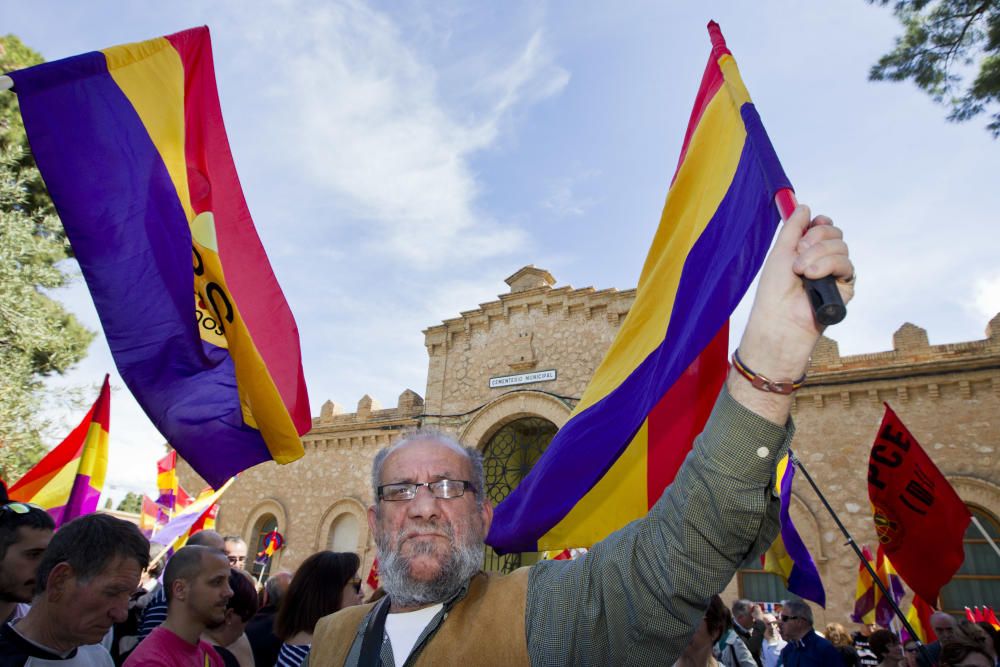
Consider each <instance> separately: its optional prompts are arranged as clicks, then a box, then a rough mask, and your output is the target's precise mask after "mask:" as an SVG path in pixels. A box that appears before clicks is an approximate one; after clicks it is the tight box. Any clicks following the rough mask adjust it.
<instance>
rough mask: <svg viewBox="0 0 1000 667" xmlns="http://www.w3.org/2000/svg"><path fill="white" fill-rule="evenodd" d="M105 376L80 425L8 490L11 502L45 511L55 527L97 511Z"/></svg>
mask: <svg viewBox="0 0 1000 667" xmlns="http://www.w3.org/2000/svg"><path fill="white" fill-rule="evenodd" d="M110 414H111V386H110V384H109V383H108V376H107V375H105V376H104V385H103V386H102V387H101V393H100V395H99V396H98V397H97V401H95V402H94V405H93V406H92V407H91V408H90V411H89V412H88V413H87V416H86V417H84V418H83V421H82V422H80V425H79V426H77V427H76V428H75V429H73V431H72V432H71V433H70V434H69V435H68V436H67V437H66V439H65V440H63V441H62V443H61V444H59V446H58V447H56V448H55V449H53V450H52V451H51V452H49V453H48V454H46V455H45V458H43V459H42V460H41V461H39V462H38V463H37V464H35V466H34V467H33V468H32V469H31V470H29V471H28V472H26V473H25V474H24V476H23V477H21V479H19V480H18V481H17V482H16V483H15V484H14V485H13V486H11V487H10V489H9V490H8V494H9V495H10V498H11V500H18V501H21V502H25V503H33V504H35V505H38V506H40V507H44V508H45V509H46V510H48V512H49V514H51V515H52V518H53V519H55V522H56V526H60V525H62V524H64V523H66V522H67V521H71V520H73V519H75V518H76V517H78V516H83V515H84V514H90V513H91V512H94V511H95V510H96V509H97V502H98V501H99V500H100V498H101V491H102V490H103V488H104V477H105V474H106V473H107V470H108V424H109V422H110Z"/></svg>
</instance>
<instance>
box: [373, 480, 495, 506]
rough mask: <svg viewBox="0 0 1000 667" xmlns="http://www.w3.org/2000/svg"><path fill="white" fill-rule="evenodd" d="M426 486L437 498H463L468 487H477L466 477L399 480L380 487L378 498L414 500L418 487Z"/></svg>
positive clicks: (473, 489)
mask: <svg viewBox="0 0 1000 667" xmlns="http://www.w3.org/2000/svg"><path fill="white" fill-rule="evenodd" d="M421 486H426V487H427V488H428V489H429V490H430V492H431V494H432V495H433V496H434V497H435V498H461V497H462V496H464V495H465V491H466V489H472V491H473V493H475V490H476V489H475V488H474V487H473V486H472V482H467V481H465V480H464V479H439V480H436V481H434V482H420V483H417V482H398V483H396V484H383V485H382V486H380V487H378V499H379V500H388V501H393V502H395V501H397V500H413V499H414V498H415V497H416V496H417V489H419V488H420V487H421Z"/></svg>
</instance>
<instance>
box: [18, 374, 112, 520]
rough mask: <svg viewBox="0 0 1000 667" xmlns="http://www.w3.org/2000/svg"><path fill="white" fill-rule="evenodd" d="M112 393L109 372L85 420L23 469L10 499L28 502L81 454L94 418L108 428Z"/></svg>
mask: <svg viewBox="0 0 1000 667" xmlns="http://www.w3.org/2000/svg"><path fill="white" fill-rule="evenodd" d="M110 396H111V388H110V384H109V382H108V376H107V375H105V376H104V385H103V386H102V387H101V393H100V395H98V397H97V400H96V401H94V404H93V405H92V406H91V407H90V410H88V411H87V415H86V416H85V417H84V418H83V421H81V422H80V423H79V424H78V425H77V427H76V428H74V429H73V430H72V431H70V434H69V435H68V436H66V439H65V440H63V441H62V442H61V443H59V445H58V446H57V447H56V448H55V449H53V450H52V451H51V452H49V453H48V454H46V455H45V457H44V458H43V459H42V460H41V461H39V462H38V463H36V464H35V466H34V467H33V468H32V469H31V470H29V471H28V472H26V473H24V476H23V477H21V479H19V480H17V482H15V483H14V485H13V486H11V487H10V489H8V494H9V495H10V498H11V500H18V501H21V502H29V501H30V500H31V498H32V496H34V495H35V494H36V493H38V491H40V490H41V489H42V488H43V487H44V486H45V485H46V484H48V483H49V481H50V480H51V479H52V478H53V477H55V476H56V474H58V473H59V471H60V470H62V469H63V468H64V467H65V466H66V465H67V464H68V463H70V462H71V461H73V460H74V459H78V458H80V455H81V454H82V453H83V445H84V444H85V442H86V440H87V433H88V432H89V431H90V424H91V423H92V422H94V421H97V422H98V423H99V424H101V428H103V429H104V430H105V431H107V430H108V421H109V419H108V415H109V414H110V410H111V408H110V405H111V401H110V400H109V399H110Z"/></svg>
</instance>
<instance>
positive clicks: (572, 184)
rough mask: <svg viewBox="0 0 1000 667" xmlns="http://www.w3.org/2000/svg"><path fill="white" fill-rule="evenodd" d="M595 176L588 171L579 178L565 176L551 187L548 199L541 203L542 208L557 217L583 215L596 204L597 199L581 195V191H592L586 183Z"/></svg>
mask: <svg viewBox="0 0 1000 667" xmlns="http://www.w3.org/2000/svg"><path fill="white" fill-rule="evenodd" d="M596 175H597V172H596V171H588V172H585V173H583V174H581V175H579V176H566V177H564V178H561V179H559V180H558V181H557V182H556V183H554V184H553V185H552V186H551V189H550V192H549V195H548V197H546V198H545V200H544V201H542V206H543V207H544V208H545V209H546V210H548V211H549V212H551V213H552V214H554V215H556V216H559V217H571V216H579V215H583V214H585V213H586V212H587V211H588V210H589V209H590V208H591V207H592V206H594V204H596V203H597V198H596V197H590V196H587V195H586V194H581V191H582V192H593V191H594V188H593V187H591V186H588V185H587V182H588V181H590V180H592V179H593V178H594V177H595V176H596Z"/></svg>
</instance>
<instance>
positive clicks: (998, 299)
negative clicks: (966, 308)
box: [972, 272, 1000, 321]
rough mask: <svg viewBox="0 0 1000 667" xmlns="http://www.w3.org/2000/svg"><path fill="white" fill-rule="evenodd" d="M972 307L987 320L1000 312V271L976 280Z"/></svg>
mask: <svg viewBox="0 0 1000 667" xmlns="http://www.w3.org/2000/svg"><path fill="white" fill-rule="evenodd" d="M972 307H973V309H974V310H975V312H976V313H977V314H979V315H982V316H983V317H984V318H985V319H986V320H987V321H989V320H991V319H993V317H995V316H996V315H997V313H1000V272H996V273H993V274H992V275H987V276H984V277H982V278H980V279H979V280H977V281H976V283H975V286H974V288H973V297H972Z"/></svg>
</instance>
